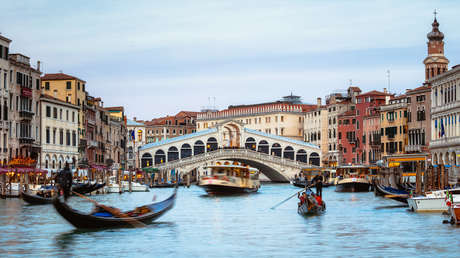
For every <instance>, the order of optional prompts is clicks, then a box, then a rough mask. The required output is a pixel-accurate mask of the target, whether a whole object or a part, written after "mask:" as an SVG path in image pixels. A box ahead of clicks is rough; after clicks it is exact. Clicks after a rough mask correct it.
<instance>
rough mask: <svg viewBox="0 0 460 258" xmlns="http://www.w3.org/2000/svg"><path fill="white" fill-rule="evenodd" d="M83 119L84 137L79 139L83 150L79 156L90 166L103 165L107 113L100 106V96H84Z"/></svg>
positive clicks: (98, 166)
mask: <svg viewBox="0 0 460 258" xmlns="http://www.w3.org/2000/svg"><path fill="white" fill-rule="evenodd" d="M83 104H84V105H85V106H84V107H85V114H84V115H83V116H82V117H84V118H85V121H84V128H83V129H82V130H84V135H85V138H83V139H80V142H83V144H80V146H79V148H80V149H82V150H83V152H82V153H81V154H82V156H81V158H82V159H83V160H84V162H85V163H87V165H89V166H90V167H93V168H94V167H96V168H101V167H104V166H105V157H106V155H105V153H106V141H107V138H106V136H107V131H108V129H107V127H108V113H106V112H105V110H104V108H103V107H102V100H101V98H95V97H92V96H86V103H83Z"/></svg>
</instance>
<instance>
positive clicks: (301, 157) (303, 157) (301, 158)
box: [295, 149, 308, 163]
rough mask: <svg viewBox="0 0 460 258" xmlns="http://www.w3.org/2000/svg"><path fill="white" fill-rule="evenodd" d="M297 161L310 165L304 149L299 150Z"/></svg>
mask: <svg viewBox="0 0 460 258" xmlns="http://www.w3.org/2000/svg"><path fill="white" fill-rule="evenodd" d="M295 160H297V161H299V162H303V163H308V157H307V152H306V151H305V150H304V149H299V150H297V155H296V156H295Z"/></svg>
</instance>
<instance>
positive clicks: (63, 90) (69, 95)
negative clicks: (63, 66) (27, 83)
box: [41, 73, 86, 139]
mask: <svg viewBox="0 0 460 258" xmlns="http://www.w3.org/2000/svg"><path fill="white" fill-rule="evenodd" d="M85 84H86V82H85V81H83V80H81V79H79V78H77V77H75V76H72V75H68V74H64V73H48V74H45V75H44V76H43V77H41V85H42V87H41V88H42V93H44V94H46V95H49V96H52V97H55V98H57V99H59V100H62V101H65V102H68V103H71V104H73V105H77V106H78V107H79V112H78V134H79V136H80V139H81V138H84V137H85V125H84V121H85V119H84V112H83V107H84V105H85V100H86V91H85Z"/></svg>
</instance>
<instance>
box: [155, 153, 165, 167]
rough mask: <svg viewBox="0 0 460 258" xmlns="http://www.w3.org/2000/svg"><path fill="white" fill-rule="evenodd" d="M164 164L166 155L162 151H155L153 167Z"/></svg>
mask: <svg viewBox="0 0 460 258" xmlns="http://www.w3.org/2000/svg"><path fill="white" fill-rule="evenodd" d="M164 162H166V155H165V152H164V151H163V150H157V151H156V152H155V165H156V164H161V163H164Z"/></svg>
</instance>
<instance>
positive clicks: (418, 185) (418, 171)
mask: <svg viewBox="0 0 460 258" xmlns="http://www.w3.org/2000/svg"><path fill="white" fill-rule="evenodd" d="M415 194H416V195H421V194H422V168H421V164H420V161H417V163H416V174H415Z"/></svg>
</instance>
